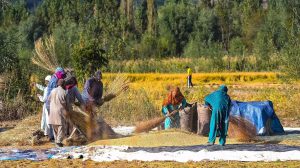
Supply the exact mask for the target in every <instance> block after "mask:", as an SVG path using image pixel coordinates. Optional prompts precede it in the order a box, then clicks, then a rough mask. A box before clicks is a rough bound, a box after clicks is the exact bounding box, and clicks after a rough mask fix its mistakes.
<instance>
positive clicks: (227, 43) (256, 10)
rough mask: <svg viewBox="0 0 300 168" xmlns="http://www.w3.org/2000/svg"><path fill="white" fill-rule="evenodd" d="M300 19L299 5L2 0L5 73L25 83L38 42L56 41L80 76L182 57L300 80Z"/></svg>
mask: <svg viewBox="0 0 300 168" xmlns="http://www.w3.org/2000/svg"><path fill="white" fill-rule="evenodd" d="M299 22H300V1H298V0H289V1H286V0H115V1H112V0H85V1H83V0H27V1H26V0H11V1H10V0H2V1H1V2H0V50H1V53H0V54H1V60H0V64H1V67H0V70H1V73H2V72H4V71H14V73H15V74H18V75H21V74H24V73H25V76H24V75H23V78H26V79H27V78H28V74H26V71H28V73H29V74H30V72H32V71H33V69H34V68H35V69H36V67H32V66H30V65H28V64H27V62H28V61H29V60H30V58H31V57H32V55H33V54H32V52H33V51H34V42H35V41H36V40H38V39H39V38H43V37H47V36H52V37H53V38H54V39H55V52H56V55H57V58H58V60H59V62H60V63H61V66H64V67H74V68H75V69H76V71H77V72H78V73H79V74H84V73H87V72H89V71H91V70H92V69H95V68H101V67H104V68H105V67H106V70H107V71H111V69H110V68H109V61H110V60H114V61H118V60H120V61H124V60H145V61H147V60H148V59H157V60H160V59H168V58H170V57H172V58H173V57H177V58H197V59H198V58H203V59H206V60H211V61H212V62H213V66H215V67H219V68H217V69H218V70H220V71H274V70H276V71H278V70H280V71H286V72H291V74H292V75H294V76H300V69H299V67H298V65H299V63H300V60H299V59H300V58H299V52H300V51H299V50H300V49H299V48H300V47H299V44H300V43H299V40H300V24H299ZM179 60H180V59H179ZM91 63H92V64H93V65H91ZM83 65H89V66H88V68H86V66H83ZM91 66H93V67H92V68H91ZM166 68H167V67H166ZM17 69H21V70H17ZM17 71H19V72H17ZM26 75H27V76H26Z"/></svg>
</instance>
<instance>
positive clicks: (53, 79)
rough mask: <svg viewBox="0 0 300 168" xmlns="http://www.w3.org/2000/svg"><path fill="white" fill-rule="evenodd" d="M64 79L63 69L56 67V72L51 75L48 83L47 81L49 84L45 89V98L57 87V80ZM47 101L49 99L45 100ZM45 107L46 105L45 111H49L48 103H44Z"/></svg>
mask: <svg viewBox="0 0 300 168" xmlns="http://www.w3.org/2000/svg"><path fill="white" fill-rule="evenodd" d="M64 77H65V71H64V69H63V68H61V67H57V68H56V70H55V73H54V74H53V75H52V77H51V79H50V81H49V84H48V87H47V98H48V96H49V95H50V94H51V91H52V90H53V89H54V88H56V87H57V86H58V85H57V82H58V80H59V79H64ZM47 100H49V99H47ZM46 105H47V109H48V111H49V110H50V109H49V108H50V104H49V102H48V101H47V102H46Z"/></svg>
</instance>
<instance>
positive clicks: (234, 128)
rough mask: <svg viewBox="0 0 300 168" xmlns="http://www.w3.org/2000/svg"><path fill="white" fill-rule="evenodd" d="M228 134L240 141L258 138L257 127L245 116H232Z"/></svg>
mask: <svg viewBox="0 0 300 168" xmlns="http://www.w3.org/2000/svg"><path fill="white" fill-rule="evenodd" d="M228 135H229V137H231V138H235V139H237V140H238V141H241V142H249V141H252V140H255V139H256V138H255V137H256V128H255V126H254V125H253V124H252V123H250V122H249V121H248V120H247V119H245V118H242V117H238V116H230V117H229V129H228Z"/></svg>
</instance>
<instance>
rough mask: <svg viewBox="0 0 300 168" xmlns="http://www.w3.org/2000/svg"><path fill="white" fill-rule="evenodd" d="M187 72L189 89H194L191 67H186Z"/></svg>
mask: <svg viewBox="0 0 300 168" xmlns="http://www.w3.org/2000/svg"><path fill="white" fill-rule="evenodd" d="M185 68H186V70H187V75H188V76H187V87H188V88H190V87H193V86H194V85H193V83H192V69H191V68H190V67H189V66H186V67H185Z"/></svg>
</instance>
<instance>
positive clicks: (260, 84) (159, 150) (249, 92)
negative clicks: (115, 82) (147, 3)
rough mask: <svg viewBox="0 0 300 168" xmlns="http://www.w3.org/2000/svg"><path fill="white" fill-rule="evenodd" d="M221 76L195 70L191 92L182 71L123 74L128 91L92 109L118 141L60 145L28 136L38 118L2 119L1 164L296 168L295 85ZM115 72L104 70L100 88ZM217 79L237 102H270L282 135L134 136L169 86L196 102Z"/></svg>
mask: <svg viewBox="0 0 300 168" xmlns="http://www.w3.org/2000/svg"><path fill="white" fill-rule="evenodd" d="M220 74H221V75H220ZM220 74H210V75H207V74H196V75H195V78H194V80H195V84H196V86H195V87H194V88H191V89H187V88H186V87H185V76H184V75H183V74H173V75H166V74H127V75H128V76H129V81H130V82H131V83H130V84H129V90H128V91H127V92H125V93H124V94H122V95H121V96H118V97H117V98H116V99H114V100H112V101H111V102H109V103H106V104H104V105H103V107H101V109H98V111H97V112H98V114H99V115H101V116H103V118H104V119H105V120H106V121H107V122H108V123H109V124H110V125H111V126H112V127H113V129H114V130H115V132H117V133H119V134H122V135H124V136H123V137H120V138H116V139H106V140H97V141H94V142H91V143H87V144H85V145H83V146H70V147H64V148H61V149H60V148H56V147H55V145H54V144H53V143H50V142H48V140H47V139H46V138H43V137H42V138H40V139H36V137H33V136H32V135H33V133H35V131H36V130H38V129H39V127H40V116H39V115H34V116H31V117H27V118H25V119H24V120H19V121H11V122H10V121H5V122H1V124H0V146H1V147H0V167H299V166H300V157H299V156H300V128H299V127H300V122H299V121H300V120H299V116H300V115H299V112H300V108H299V106H298V104H299V103H300V102H299V101H300V97H299V96H300V95H299V91H300V85H299V84H298V83H297V82H296V83H293V84H291V83H289V84H287V83H284V82H283V81H281V80H280V79H279V76H280V74H276V73H242V74H235V73H223V74H222V73H220ZM114 76H115V74H104V86H105V85H108V84H109V81H110V79H112V78H113V77H114ZM165 79H166V80H165ZM219 83H226V84H227V85H228V86H229V95H230V96H231V97H232V99H234V100H240V101H263V100H271V101H272V102H273V104H274V109H275V112H276V114H277V115H278V117H279V119H280V121H281V123H282V125H283V126H284V127H285V131H286V134H283V135H277V136H258V137H257V138H255V139H253V140H251V141H244V142H241V141H239V140H238V139H236V138H234V137H228V138H227V145H226V146H225V147H221V146H219V145H214V146H212V147H211V146H207V145H206V143H207V137H203V136H198V135H196V134H193V133H189V132H183V131H181V130H179V129H171V130H157V129H155V130H152V131H149V132H146V133H138V134H137V133H134V125H135V124H136V123H137V122H139V121H145V120H148V119H151V118H154V117H159V116H161V112H160V108H161V103H162V100H163V98H164V97H165V95H166V94H167V92H168V90H169V87H171V85H170V84H172V85H173V86H174V85H175V86H179V87H180V88H181V90H182V92H183V94H184V95H185V96H186V98H187V100H188V101H189V102H200V103H201V102H203V98H204V96H205V95H206V94H208V93H210V92H212V91H214V90H215V89H216V88H217V87H218V84H219ZM216 143H218V139H217V141H216ZM12 160H14V161H12Z"/></svg>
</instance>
